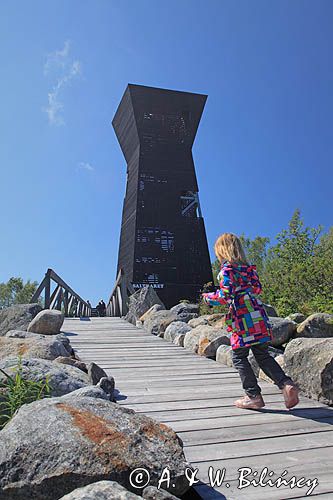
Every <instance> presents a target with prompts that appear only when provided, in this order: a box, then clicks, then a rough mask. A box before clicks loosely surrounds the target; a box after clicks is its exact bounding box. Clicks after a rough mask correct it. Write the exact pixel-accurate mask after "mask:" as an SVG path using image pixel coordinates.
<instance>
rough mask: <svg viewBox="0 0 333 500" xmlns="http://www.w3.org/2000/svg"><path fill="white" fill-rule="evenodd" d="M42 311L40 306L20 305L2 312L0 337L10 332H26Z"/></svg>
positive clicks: (0, 311) (0, 316)
mask: <svg viewBox="0 0 333 500" xmlns="http://www.w3.org/2000/svg"><path fill="white" fill-rule="evenodd" d="M41 310H42V308H41V306H40V305H39V304H18V305H15V306H11V307H6V308H5V309H2V310H0V337H1V336H3V335H5V334H6V333H7V332H9V331H10V330H26V329H27V328H28V326H29V323H30V321H31V320H32V319H33V318H34V317H35V316H36V315H37V314H38V313H39V312H40V311H41Z"/></svg>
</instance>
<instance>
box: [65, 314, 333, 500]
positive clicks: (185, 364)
mask: <svg viewBox="0 0 333 500" xmlns="http://www.w3.org/2000/svg"><path fill="white" fill-rule="evenodd" d="M63 331H65V332H66V333H67V334H68V336H69V338H70V341H71V343H72V346H73V347H74V349H75V350H76V351H77V353H78V355H79V356H80V358H81V359H82V360H83V361H85V362H90V361H94V362H96V363H97V364H99V365H100V366H101V367H102V368H104V370H105V371H106V372H107V373H108V374H109V375H113V376H114V378H115V380H116V388H117V390H118V391H119V396H118V403H119V404H121V405H125V406H127V407H129V408H133V409H134V410H135V411H137V412H139V413H144V414H146V415H148V416H150V417H152V418H154V419H156V420H158V421H161V422H164V423H165V424H167V425H169V426H170V427H172V428H173V429H174V430H175V431H176V432H177V434H178V435H179V436H180V437H181V439H182V440H183V443H184V452H185V455H186V458H187V460H188V461H189V462H191V464H192V465H193V466H194V467H195V468H197V469H198V474H197V477H198V479H200V480H201V481H202V484H199V485H198V486H197V487H196V490H197V492H198V493H199V494H200V496H201V497H202V498H203V499H207V500H208V499H209V500H210V499H223V498H227V499H228V500H233V499H236V500H238V499H243V498H244V499H245V498H246V499H247V500H252V499H253V500H260V499H265V500H266V499H278V500H284V499H289V498H308V496H306V494H307V492H308V491H309V489H310V488H311V484H312V483H311V484H309V483H308V484H307V485H306V486H303V487H294V488H290V487H288V486H281V487H280V488H277V487H276V486H271V487H270V486H268V485H266V486H265V487H263V486H252V485H250V486H248V487H246V488H242V489H238V485H239V477H240V472H239V471H238V469H240V468H245V467H250V468H251V469H252V471H258V474H257V476H256V477H257V481H259V479H258V476H259V475H260V473H261V471H262V470H263V469H264V468H265V467H267V468H268V472H271V474H272V475H271V476H267V477H266V478H265V479H263V480H262V482H263V483H264V484H266V483H267V481H268V479H269V477H270V479H271V481H273V480H276V479H277V478H278V477H279V476H280V475H281V474H282V473H283V471H285V470H287V471H288V474H286V476H285V478H287V479H291V478H292V477H293V476H294V477H296V478H297V480H299V479H301V478H305V479H306V480H311V481H313V480H314V479H315V478H317V479H318V482H319V484H318V486H317V487H315V489H314V491H313V493H312V494H311V497H314V498H320V499H321V498H323V499H324V498H325V499H332V500H333V474H332V473H333V465H332V463H333V427H332V424H333V409H331V408H329V407H327V406H325V405H322V404H320V403H318V402H316V401H314V400H310V399H307V398H304V397H303V398H301V402H300V404H299V406H297V408H295V409H294V410H291V411H288V410H286V409H285V407H284V404H282V396H281V394H280V391H279V390H278V389H277V388H276V387H275V386H273V385H272V384H269V383H267V382H260V385H261V387H262V389H263V395H264V399H265V402H266V407H265V408H264V409H263V410H261V411H256V412H255V411H249V410H240V409H238V408H235V407H234V406H233V401H234V399H235V398H237V397H239V396H240V395H241V394H242V390H241V385H240V381H239V377H238V374H237V372H236V371H235V370H234V369H232V368H229V367H226V366H223V365H221V364H219V363H217V362H215V361H213V360H209V359H206V358H203V357H200V356H198V355H196V354H193V353H192V352H190V351H188V350H186V349H184V348H182V347H177V346H175V345H173V344H172V343H169V342H166V341H165V340H163V339H161V338H159V337H155V336H154V335H150V334H148V333H146V332H145V331H144V330H142V329H139V328H136V327H134V326H132V325H130V324H129V323H127V322H125V321H124V320H121V319H119V318H91V319H90V320H89V321H86V320H79V319H66V320H65V323H64V327H63ZM209 467H213V468H214V471H215V473H216V472H217V471H218V470H220V471H223V470H225V471H226V472H225V478H224V482H223V483H222V485H221V486H220V487H217V486H215V488H214V489H212V488H211V487H210V486H209V484H210V481H209V478H208V468H209ZM244 473H245V472H244ZM251 479H253V476H252V478H251ZM227 483H228V484H227ZM303 484H304V482H303ZM206 485H207V486H206ZM228 485H229V486H228ZM300 486H301V484H300Z"/></svg>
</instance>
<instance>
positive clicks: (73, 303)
mask: <svg viewBox="0 0 333 500" xmlns="http://www.w3.org/2000/svg"><path fill="white" fill-rule="evenodd" d="M52 282H54V283H55V285H56V286H55V288H54V290H53V291H52V292H51V288H52ZM43 295H44V309H58V310H59V311H61V310H63V311H64V313H65V316H67V317H81V316H90V315H91V305H90V304H88V303H87V302H86V301H85V300H83V299H82V298H81V297H80V295H78V294H77V293H76V292H74V291H73V290H72V289H71V287H70V286H68V285H67V283H65V282H64V280H62V279H61V278H60V276H58V275H57V274H56V273H55V272H54V271H53V270H52V269H48V270H47V271H46V273H45V277H44V279H43V281H42V282H41V284H40V285H39V287H38V288H37V290H36V292H35V294H34V295H33V297H32V299H31V301H30V302H31V303H35V302H39V301H40V299H41V298H42V297H43Z"/></svg>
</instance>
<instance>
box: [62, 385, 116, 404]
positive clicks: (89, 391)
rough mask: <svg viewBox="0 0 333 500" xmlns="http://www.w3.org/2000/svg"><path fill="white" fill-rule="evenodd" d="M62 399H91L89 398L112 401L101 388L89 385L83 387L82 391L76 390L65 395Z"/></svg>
mask: <svg viewBox="0 0 333 500" xmlns="http://www.w3.org/2000/svg"><path fill="white" fill-rule="evenodd" d="M61 397H62V398H67V397H71V398H83V397H89V398H99V399H105V400H106V401H110V394H108V393H107V392H105V391H104V390H103V389H102V388H101V387H97V385H87V386H85V387H81V389H76V390H75V391H73V392H70V393H68V394H65V395H64V396H61Z"/></svg>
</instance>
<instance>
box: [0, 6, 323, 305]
mask: <svg viewBox="0 0 333 500" xmlns="http://www.w3.org/2000/svg"><path fill="white" fill-rule="evenodd" d="M332 22H333V2H332V1H331V0H311V1H310V0H293V1H292V2H291V1H289V0H270V1H267V0H252V1H248V0H247V1H243V0H228V1H227V0H217V1H215V0H205V1H201V0H176V1H175V0H171V1H170V0H169V1H167V2H165V1H162V0H140V1H139V0H118V1H114V0H107V1H102V0H93V1H91V0H86V1H84V2H82V1H76V0H71V1H67V0H65V1H62V0H57V1H50V0H43V1H38V0H34V1H33V2H26V1H24V0H21V1H15V0H2V2H1V5H0V55H1V63H2V77H1V80H0V88H1V97H2V105H1V118H0V125H1V130H0V133H1V140H0V142H1V144H0V168H1V181H0V228H1V240H0V241H1V244H0V281H5V280H7V279H9V278H10V277H11V276H22V277H23V278H24V279H28V278H30V279H33V280H37V281H40V280H41V279H42V277H43V275H44V273H45V271H46V269H47V268H48V267H52V268H53V269H54V270H55V271H56V272H57V273H58V274H60V275H61V276H62V277H63V278H64V279H65V280H66V281H67V282H68V283H69V284H70V285H71V286H72V287H73V288H74V289H75V290H76V291H77V292H78V293H80V294H81V295H82V296H83V297H84V298H90V300H91V301H92V302H93V303H94V302H96V301H97V300H98V299H99V298H101V297H104V299H107V298H108V295H109V293H110V291H111V289H112V286H113V282H114V278H115V271H116V261H117V252H118V239H119V230H120V221H121V210H122V202H123V196H124V193H125V172H126V167H125V161H124V158H123V156H122V154H121V151H120V148H119V145H118V143H117V140H116V137H115V134H114V132H113V129H112V127H111V120H112V118H113V115H114V113H115V110H116V108H117V105H118V103H119V101H120V98H121V96H122V94H123V92H124V90H125V87H126V85H127V83H129V82H130V83H137V84H143V85H148V86H157V87H164V88H171V89H175V90H186V91H192V92H199V93H205V94H208V100H207V104H206V108H205V111H204V114H203V117H202V121H201V124H200V127H199V130H198V135H197V139H196V142H195V144H194V148H193V153H194V159H195V165H196V171H197V176H198V182H199V189H200V200H201V205H202V211H203V215H204V218H205V224H206V230H207V236H208V241H209V246H210V248H212V246H213V243H214V241H215V238H216V236H218V234H220V233H221V232H225V231H232V232H234V233H245V234H246V235H248V236H251V237H254V236H256V235H258V234H259V235H262V236H269V237H272V238H273V237H274V236H275V235H276V233H277V232H278V231H280V230H281V229H282V228H284V227H285V226H286V225H287V223H288V220H289V219H290V217H291V215H292V213H293V211H294V210H295V209H296V208H297V207H298V208H300V209H301V211H302V214H303V216H304V218H305V221H306V223H307V224H308V225H318V224H323V225H324V226H325V228H326V229H327V228H328V227H329V225H330V224H331V223H332V212H333V210H332V181H333V174H332V159H333V141H332V116H333V97H332V96H333V93H332V84H333V67H332V46H333V31H332ZM212 256H213V253H212Z"/></svg>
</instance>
